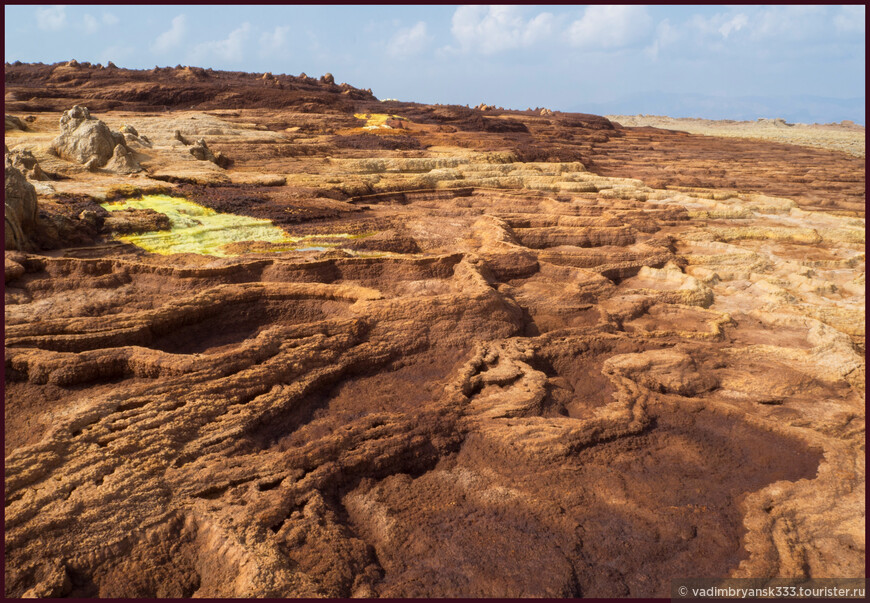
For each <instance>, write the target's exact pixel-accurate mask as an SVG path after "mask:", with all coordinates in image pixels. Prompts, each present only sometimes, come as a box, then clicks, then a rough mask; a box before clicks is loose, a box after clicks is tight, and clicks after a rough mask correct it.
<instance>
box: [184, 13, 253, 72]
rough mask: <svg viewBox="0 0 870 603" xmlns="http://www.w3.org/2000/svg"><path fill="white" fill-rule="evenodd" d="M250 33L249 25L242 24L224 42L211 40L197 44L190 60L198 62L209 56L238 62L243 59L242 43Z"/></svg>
mask: <svg viewBox="0 0 870 603" xmlns="http://www.w3.org/2000/svg"><path fill="white" fill-rule="evenodd" d="M250 31H251V24H250V23H247V22H246V23H242V25H241V27H239V28H238V29H234V30H233V31H231V32H230V35H228V36H227V37H226V39H224V40H212V41H211V42H203V43H202V44H197V45H196V46H195V47H194V49H193V52H192V53H191V60H192V61H193V62H198V61H202V60H205V59H207V58H209V57H210V56H214V57H217V58H219V59H223V60H225V61H232V62H239V61H241V60H242V59H243V58H244V57H243V51H244V48H243V47H244V43H245V41H246V40H247V39H248V34H249V33H250Z"/></svg>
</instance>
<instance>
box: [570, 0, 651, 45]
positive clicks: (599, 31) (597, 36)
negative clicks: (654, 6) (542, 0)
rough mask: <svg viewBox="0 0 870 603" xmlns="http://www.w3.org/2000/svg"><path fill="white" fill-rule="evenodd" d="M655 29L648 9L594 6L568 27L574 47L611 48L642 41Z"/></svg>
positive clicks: (588, 8)
mask: <svg viewBox="0 0 870 603" xmlns="http://www.w3.org/2000/svg"><path fill="white" fill-rule="evenodd" d="M651 27H652V18H650V16H649V13H648V12H647V10H646V7H644V6H625V5H621V6H611V5H592V6H589V7H587V8H586V12H585V13H583V18H581V19H579V20H577V21H574V23H572V24H571V26H570V27H569V28H568V37H569V40H570V41H571V43H572V44H573V45H574V46H578V47H582V48H595V49H610V48H622V47H625V46H632V45H634V44H635V43H639V42H642V41H643V40H644V39H645V38H646V37H647V35H648V33H649V31H650V29H651Z"/></svg>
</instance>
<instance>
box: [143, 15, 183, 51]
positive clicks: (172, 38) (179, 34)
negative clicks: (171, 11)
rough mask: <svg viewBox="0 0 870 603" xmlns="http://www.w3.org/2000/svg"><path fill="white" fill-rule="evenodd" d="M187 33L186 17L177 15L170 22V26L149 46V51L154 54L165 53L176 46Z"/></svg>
mask: <svg viewBox="0 0 870 603" xmlns="http://www.w3.org/2000/svg"><path fill="white" fill-rule="evenodd" d="M185 33H187V17H185V16H184V15H178V16H177V17H175V18H174V19H173V20H172V26H171V27H170V28H169V29H168V30H166V31H164V32H163V33H162V34H160V35H159V36H157V38H156V39H155V40H154V43H153V44H151V50H153V51H154V52H166V51H168V50H170V49H172V48H174V47H175V46H178V45H179V44H180V43H181V41H182V39H184V34H185Z"/></svg>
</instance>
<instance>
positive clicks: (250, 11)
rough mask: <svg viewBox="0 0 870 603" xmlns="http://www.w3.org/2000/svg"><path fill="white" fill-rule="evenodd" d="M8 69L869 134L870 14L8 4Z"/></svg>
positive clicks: (838, 9) (780, 9)
mask: <svg viewBox="0 0 870 603" xmlns="http://www.w3.org/2000/svg"><path fill="white" fill-rule="evenodd" d="M5 17H6V19H5V22H6V25H5V40H6V46H5V53H6V56H5V60H6V61H7V62H12V61H15V60H20V61H23V62H43V63H55V62H59V61H68V60H70V59H76V60H78V61H89V62H92V63H98V62H99V63H102V64H105V63H106V62H108V61H113V62H114V63H115V64H116V65H118V66H119V67H128V68H135V69H150V68H152V67H154V66H155V65H157V66H161V67H164V66H173V67H174V66H176V65H192V66H199V67H206V68H208V67H211V68H213V69H225V70H233V71H249V72H258V73H260V72H265V71H270V72H272V73H275V74H279V73H285V74H290V75H299V74H300V73H303V72H304V73H306V74H308V75H310V76H315V77H317V76H320V75H322V74H324V73H326V72H331V73H332V74H333V75H334V76H335V79H336V82H347V83H349V84H351V85H353V86H356V87H359V88H371V89H372V91H373V92H374V94H375V96H377V97H378V98H381V99H384V98H396V99H399V100H404V101H415V102H423V103H451V104H462V105H465V104H469V105H471V106H474V105H477V104H478V103H487V104H490V105H495V106H502V107H505V108H511V109H525V108H527V107H532V108H534V107H547V108H550V109H554V110H561V111H579V112H584V111H585V112H589V113H599V114H605V113H610V114H614V113H622V114H637V113H646V114H658V115H665V114H667V115H671V116H672V117H707V118H711V119H727V118H731V119H756V118H758V117H783V118H785V119H787V120H790V121H795V122H805V123H807V122H809V123H812V122H814V121H818V122H820V123H826V122H831V121H840V120H843V119H851V120H853V121H856V122H858V123H861V124H863V123H864V111H865V108H864V105H865V99H864V88H865V7H864V6H863V5H851V6H827V5H826V6H805V5H801V6H781V5H776V6H760V5H752V6H707V5H705V6H637V5H631V6H619V5H589V6H582V5H571V6H568V5H557V6H543V5H534V6H518V5H510V6H494V5H470V6H446V5H437V6H420V5H411V6H271V5H270V6H254V5H245V6H241V5H227V6H220V5H213V6H209V5H196V6H182V5H178V6H169V5H154V6H145V5H136V6H127V5H99V6H84V5H75V6H72V5H69V6H58V5H44V6H35V5H27V6H10V5H6V6H5Z"/></svg>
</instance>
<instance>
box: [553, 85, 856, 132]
mask: <svg viewBox="0 0 870 603" xmlns="http://www.w3.org/2000/svg"><path fill="white" fill-rule="evenodd" d="M566 110H568V111H572V112H579V113H596V114H599V115H605V114H609V115H637V114H646V115H667V116H668V117H698V118H703V119H735V120H741V121H752V120H755V119H758V118H760V117H767V118H776V117H781V118H783V119H785V120H786V121H788V122H792V123H809V124H811V123H831V122H839V121H843V120H844V119H848V120H852V121H854V122H855V123H858V124H862V125H864V123H865V117H864V116H865V97H863V96H861V97H856V98H845V99H844V98H827V97H823V96H808V95H802V96H782V97H772V96H741V97H725V96H710V95H704V94H671V93H662V92H650V93H644V94H635V95H631V96H627V97H623V98H621V99H619V100H615V101H611V102H598V103H583V104H579V105H575V106H572V107H570V108H568V109H566Z"/></svg>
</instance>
